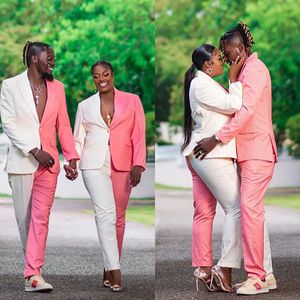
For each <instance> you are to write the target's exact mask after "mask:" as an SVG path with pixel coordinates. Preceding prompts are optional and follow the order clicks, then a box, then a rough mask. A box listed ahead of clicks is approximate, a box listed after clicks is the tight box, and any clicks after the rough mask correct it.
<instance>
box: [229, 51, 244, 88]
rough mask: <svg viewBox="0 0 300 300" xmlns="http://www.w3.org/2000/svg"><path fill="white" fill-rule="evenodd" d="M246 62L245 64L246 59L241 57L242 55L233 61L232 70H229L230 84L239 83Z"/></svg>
mask: <svg viewBox="0 0 300 300" xmlns="http://www.w3.org/2000/svg"><path fill="white" fill-rule="evenodd" d="M244 62H245V57H241V56H240V55H238V56H237V57H236V59H235V61H233V62H232V63H231V65H230V68H229V79H230V82H236V81H237V79H238V76H239V74H240V71H241V68H242V66H243V64H244Z"/></svg>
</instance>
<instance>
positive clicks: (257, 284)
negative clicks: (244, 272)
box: [236, 277, 269, 295]
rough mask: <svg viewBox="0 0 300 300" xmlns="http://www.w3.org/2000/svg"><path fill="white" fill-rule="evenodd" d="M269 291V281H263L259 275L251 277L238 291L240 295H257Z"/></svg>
mask: <svg viewBox="0 0 300 300" xmlns="http://www.w3.org/2000/svg"><path fill="white" fill-rule="evenodd" d="M268 292H269V288H268V284H267V282H266V281H261V280H260V279H259V278H258V277H249V278H248V279H247V280H246V281H245V282H244V283H243V285H242V286H241V287H240V288H238V289H237V291H236V293H237V294H240V295H256V294H262V293H268Z"/></svg>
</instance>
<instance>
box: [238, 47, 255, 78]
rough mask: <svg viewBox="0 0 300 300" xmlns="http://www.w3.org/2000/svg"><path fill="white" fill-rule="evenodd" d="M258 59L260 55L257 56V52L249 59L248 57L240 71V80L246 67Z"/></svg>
mask: <svg viewBox="0 0 300 300" xmlns="http://www.w3.org/2000/svg"><path fill="white" fill-rule="evenodd" d="M257 59H258V54H257V52H254V53H252V54H251V55H250V56H249V57H247V59H246V60H245V62H244V65H243V66H242V69H241V70H240V73H239V76H238V79H240V76H241V74H242V73H243V71H244V69H245V67H246V65H247V64H248V63H249V62H251V61H254V60H257Z"/></svg>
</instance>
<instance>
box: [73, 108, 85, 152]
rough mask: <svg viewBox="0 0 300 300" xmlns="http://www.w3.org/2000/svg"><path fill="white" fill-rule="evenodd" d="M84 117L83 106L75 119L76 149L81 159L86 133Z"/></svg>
mask: <svg viewBox="0 0 300 300" xmlns="http://www.w3.org/2000/svg"><path fill="white" fill-rule="evenodd" d="M82 121H83V116H82V108H81V105H80V104H79V105H78V108H77V113H76V119H75V127H74V138H75V149H76V151H77V153H78V155H79V156H80V157H81V153H82V150H83V147H84V142H85V137H86V131H85V128H84V126H83V122H82Z"/></svg>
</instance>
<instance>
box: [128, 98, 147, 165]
mask: <svg viewBox="0 0 300 300" xmlns="http://www.w3.org/2000/svg"><path fill="white" fill-rule="evenodd" d="M134 105H135V108H134V125H133V129H132V132H131V141H132V145H133V159H132V165H133V166H136V165H138V166H141V167H143V168H144V170H145V168H146V133H145V113H144V109H143V106H142V102H141V100H140V98H139V97H138V96H137V97H136V99H135V103H134Z"/></svg>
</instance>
